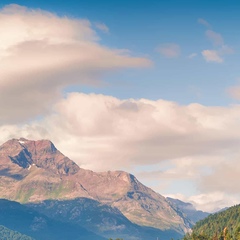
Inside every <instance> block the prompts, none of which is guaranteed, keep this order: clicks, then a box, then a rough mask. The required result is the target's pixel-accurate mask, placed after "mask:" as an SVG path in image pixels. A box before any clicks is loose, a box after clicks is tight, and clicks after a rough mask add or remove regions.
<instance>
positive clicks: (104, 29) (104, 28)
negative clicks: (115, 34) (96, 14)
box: [95, 22, 109, 33]
mask: <svg viewBox="0 0 240 240" xmlns="http://www.w3.org/2000/svg"><path fill="white" fill-rule="evenodd" d="M95 27H96V28H97V29H99V30H101V31H102V32H105V33H109V28H108V27H107V25H106V24H104V23H100V22H95Z"/></svg>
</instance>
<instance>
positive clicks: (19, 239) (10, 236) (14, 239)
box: [0, 225, 34, 240]
mask: <svg viewBox="0 0 240 240" xmlns="http://www.w3.org/2000/svg"><path fill="white" fill-rule="evenodd" d="M0 239H4V240H34V239H33V238H31V237H28V236H26V235H23V234H21V233H19V232H15V231H13V230H10V229H8V228H6V227H4V226H1V225H0Z"/></svg>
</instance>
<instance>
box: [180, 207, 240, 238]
mask: <svg viewBox="0 0 240 240" xmlns="http://www.w3.org/2000/svg"><path fill="white" fill-rule="evenodd" d="M183 239H184V240H240V205H236V206H233V207H230V208H228V209H227V210H225V211H223V212H219V213H216V214H212V215H209V216H208V217H207V218H205V219H203V220H201V221H199V222H197V223H196V225H195V226H194V227H193V231H192V233H191V234H187V235H186V236H185V237H184V238H183Z"/></svg>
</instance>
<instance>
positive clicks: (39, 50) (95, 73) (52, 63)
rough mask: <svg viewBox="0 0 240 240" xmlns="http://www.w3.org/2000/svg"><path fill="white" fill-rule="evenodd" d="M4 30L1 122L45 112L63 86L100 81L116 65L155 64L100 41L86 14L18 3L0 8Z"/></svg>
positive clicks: (0, 40)
mask: <svg viewBox="0 0 240 240" xmlns="http://www.w3.org/2000/svg"><path fill="white" fill-rule="evenodd" d="M0 32H1V33H4V34H1V35H0V65H1V69H0V109H1V115H0V123H4V122H5V123H11V122H17V121H21V120H22V121H24V120H26V119H31V118H34V117H36V116H38V115H41V114H43V113H46V112H47V110H49V109H50V107H49V106H51V104H52V103H53V102H55V101H56V100H57V99H58V98H59V97H60V95H61V90H62V89H63V88H64V87H65V86H69V85H71V84H82V83H84V84H99V82H100V81H99V79H101V76H103V75H104V74H106V73H109V72H112V71H113V70H116V69H119V68H134V67H146V66H149V65H150V64H151V62H150V61H149V60H148V59H145V58H137V57H132V56H130V54H129V52H128V51H126V50H119V49H109V48H106V47H104V46H101V45H100V43H99V42H98V36H97V34H96V32H95V31H94V30H93V29H92V25H91V23H90V22H89V21H88V20H79V19H71V18H67V17H59V16H56V15H54V14H52V13H49V12H45V11H41V10H32V9H28V8H25V7H21V6H18V5H9V6H7V7H5V8H3V9H1V10H0ZM9 96H11V97H9ZM16 119H17V121H16Z"/></svg>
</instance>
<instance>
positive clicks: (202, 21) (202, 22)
mask: <svg viewBox="0 0 240 240" xmlns="http://www.w3.org/2000/svg"><path fill="white" fill-rule="evenodd" d="M198 23H200V24H202V25H204V26H205V27H207V28H210V27H211V25H210V24H209V23H208V22H207V21H206V20H205V19H203V18H199V19H198Z"/></svg>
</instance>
